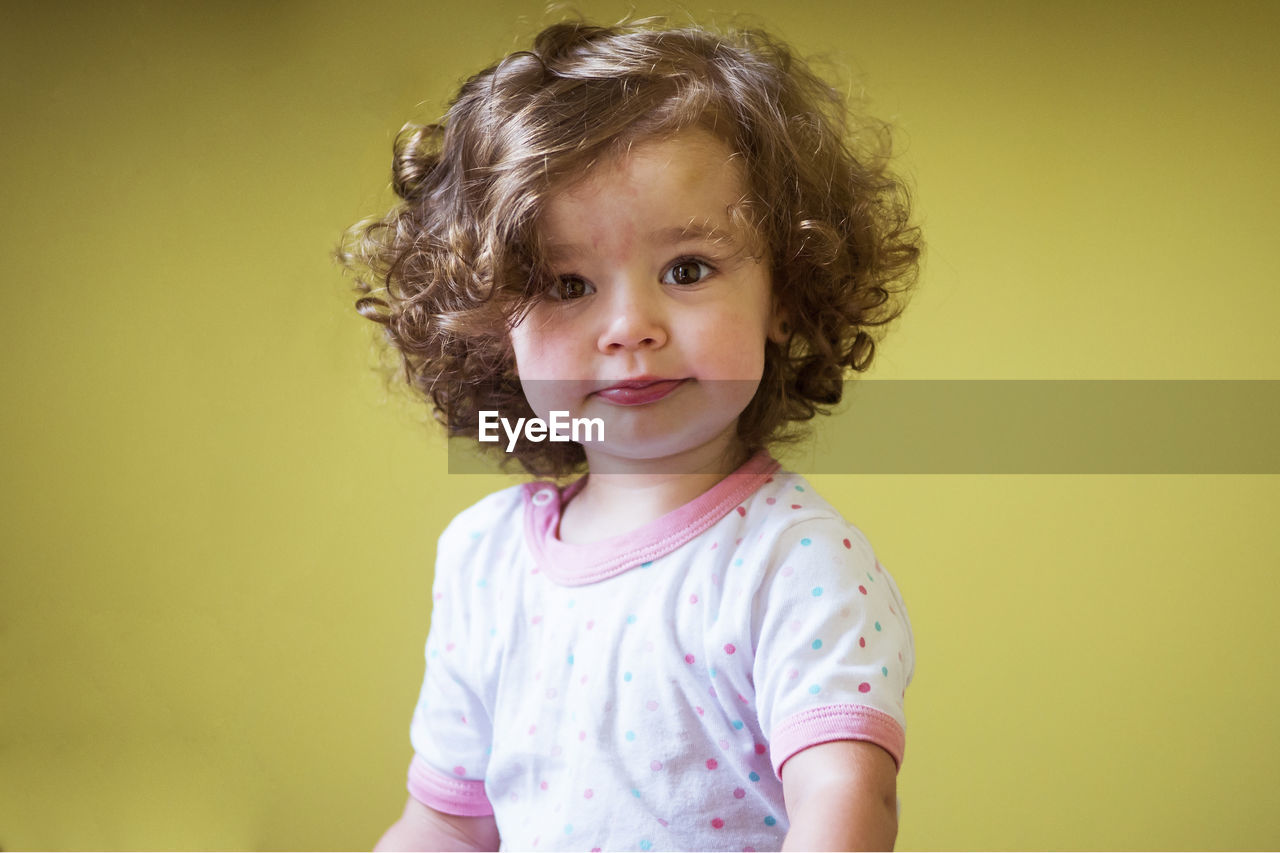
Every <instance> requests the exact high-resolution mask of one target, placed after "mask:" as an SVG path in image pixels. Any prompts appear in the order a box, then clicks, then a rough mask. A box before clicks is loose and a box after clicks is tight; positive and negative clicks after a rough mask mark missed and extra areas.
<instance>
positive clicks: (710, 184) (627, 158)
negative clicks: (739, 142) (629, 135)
mask: <svg viewBox="0 0 1280 853" xmlns="http://www.w3.org/2000/svg"><path fill="white" fill-rule="evenodd" d="M655 183H659V184H661V185H663V186H664V187H665V188H666V189H667V190H668V191H670V193H671V194H670V196H669V201H670V202H671V203H673V204H674V203H677V202H679V201H680V200H681V196H682V195H683V194H684V193H685V192H690V193H694V194H696V193H698V192H699V191H707V190H710V189H712V188H714V189H718V190H722V191H726V192H728V193H729V194H731V195H733V196H734V200H735V201H737V200H739V199H740V198H741V197H742V196H745V195H746V192H747V186H746V184H747V181H746V172H745V169H744V168H743V165H742V161H741V157H740V156H739V155H738V154H737V153H736V152H735V151H734V150H733V149H732V148H730V147H729V145H728V144H727V143H725V142H724V141H723V140H721V139H720V138H719V137H718V136H715V135H714V134H712V133H710V132H708V131H705V130H703V129H701V128H691V129H688V130H684V131H681V132H679V133H675V134H668V135H663V136H651V137H646V138H643V139H640V140H634V141H629V142H628V143H626V144H625V145H619V146H615V147H614V148H611V149H608V150H606V151H604V152H602V153H601V154H600V156H598V157H597V158H595V159H594V160H593V161H591V162H590V163H587V164H585V166H584V167H583V168H582V169H581V170H580V171H579V173H578V174H577V175H571V176H569V177H568V178H566V179H564V180H562V181H561V182H559V183H558V184H553V185H552V187H551V188H550V190H549V192H548V194H547V198H548V201H549V203H550V204H551V205H556V204H565V203H574V202H582V201H584V200H588V199H592V198H596V197H600V196H608V197H614V198H617V197H624V198H636V197H640V196H643V195H645V194H646V193H647V192H648V191H649V190H651V189H652V188H653V186H654V184H655Z"/></svg>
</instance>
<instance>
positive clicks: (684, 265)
mask: <svg viewBox="0 0 1280 853" xmlns="http://www.w3.org/2000/svg"><path fill="white" fill-rule="evenodd" d="M711 273H712V269H711V266H710V265H709V264H706V263H703V262H702V261H695V260H683V261H676V262H675V263H674V264H672V265H671V268H670V269H668V270H667V272H666V275H664V276H663V277H662V283H663V284H697V283H698V282H700V281H702V280H703V279H704V278H706V277H707V276H709V275H711Z"/></svg>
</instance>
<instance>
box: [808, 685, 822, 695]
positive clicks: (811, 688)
mask: <svg viewBox="0 0 1280 853" xmlns="http://www.w3.org/2000/svg"><path fill="white" fill-rule="evenodd" d="M809 692H810V693H813V694H815V695H817V694H818V693H821V692H822V688H821V687H819V686H818V685H816V684H810V685H809Z"/></svg>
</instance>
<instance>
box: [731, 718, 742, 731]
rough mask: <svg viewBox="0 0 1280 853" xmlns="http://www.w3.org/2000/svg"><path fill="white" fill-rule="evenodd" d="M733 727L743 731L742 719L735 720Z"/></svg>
mask: <svg viewBox="0 0 1280 853" xmlns="http://www.w3.org/2000/svg"><path fill="white" fill-rule="evenodd" d="M733 727H734V728H735V729H738V730H739V731H741V730H742V720H734V721H733Z"/></svg>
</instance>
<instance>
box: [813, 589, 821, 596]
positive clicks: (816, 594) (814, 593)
mask: <svg viewBox="0 0 1280 853" xmlns="http://www.w3.org/2000/svg"><path fill="white" fill-rule="evenodd" d="M820 595H822V587H820V586H815V587H814V588H813V597H814V598H817V597H818V596H820Z"/></svg>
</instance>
